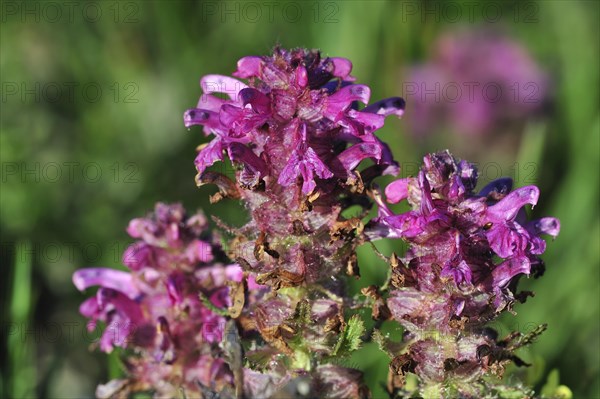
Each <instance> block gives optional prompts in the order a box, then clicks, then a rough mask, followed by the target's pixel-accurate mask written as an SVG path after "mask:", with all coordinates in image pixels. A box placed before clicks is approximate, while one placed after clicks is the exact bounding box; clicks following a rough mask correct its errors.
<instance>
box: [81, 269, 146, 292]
mask: <svg viewBox="0 0 600 399" xmlns="http://www.w3.org/2000/svg"><path fill="white" fill-rule="evenodd" d="M73 284H74V285H75V287H77V289H78V290H79V291H84V290H85V289H86V288H89V287H92V286H95V285H99V286H101V287H106V288H112V289H114V290H117V291H120V292H122V293H124V294H127V295H128V296H129V297H130V298H135V297H136V296H137V295H139V293H140V291H139V289H138V288H137V287H136V286H135V285H134V284H133V280H132V277H131V274H130V273H127V272H123V271H120V270H115V269H107V268H103V267H94V268H88V269H79V270H77V271H76V272H75V273H73Z"/></svg>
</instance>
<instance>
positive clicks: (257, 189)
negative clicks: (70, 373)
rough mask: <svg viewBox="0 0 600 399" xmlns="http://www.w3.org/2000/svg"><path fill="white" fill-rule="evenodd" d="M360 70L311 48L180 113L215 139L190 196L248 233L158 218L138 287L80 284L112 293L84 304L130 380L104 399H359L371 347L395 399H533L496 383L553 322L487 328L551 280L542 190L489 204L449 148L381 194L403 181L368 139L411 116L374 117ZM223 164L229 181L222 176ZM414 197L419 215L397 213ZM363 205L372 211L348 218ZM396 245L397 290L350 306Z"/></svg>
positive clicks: (137, 258) (139, 258)
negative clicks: (235, 212)
mask: <svg viewBox="0 0 600 399" xmlns="http://www.w3.org/2000/svg"><path fill="white" fill-rule="evenodd" d="M351 69H352V64H351V63H350V61H348V60H346V59H343V58H329V57H323V56H322V55H321V54H320V53H319V52H318V51H315V50H305V49H295V50H290V51H288V50H284V49H281V48H276V49H275V50H274V52H273V54H272V55H269V56H265V57H245V58H242V59H241V60H240V61H239V62H238V67H237V71H236V72H235V73H234V74H233V75H234V76H235V78H233V77H227V76H221V75H208V76H205V77H203V78H202V79H201V81H200V85H201V88H202V91H203V94H202V96H201V97H200V100H199V101H198V104H197V106H196V107H195V108H193V109H190V110H188V111H186V112H185V114H184V123H185V126H187V127H191V126H194V125H201V126H202V127H203V130H204V133H205V134H206V135H207V136H210V137H211V138H210V141H209V142H208V143H207V144H204V145H201V146H200V147H199V149H198V156H197V157H196V161H195V165H196V168H197V171H198V174H197V176H196V183H197V185H198V186H201V185H205V184H214V185H216V186H217V187H218V192H217V193H216V194H215V195H213V196H212V197H211V202H216V201H220V200H223V199H231V200H234V201H240V202H241V203H242V204H243V206H244V207H245V208H246V209H247V210H248V213H249V216H250V217H249V221H248V222H247V224H246V225H244V226H239V227H232V226H227V225H226V224H225V223H224V222H222V221H221V220H220V219H218V218H217V217H213V219H214V222H215V223H216V224H217V226H218V228H219V229H220V230H221V231H222V235H220V234H218V233H216V232H211V229H210V227H209V222H208V220H207V219H206V217H205V216H204V215H203V214H202V213H196V214H194V215H190V214H188V213H186V211H185V210H184V209H183V208H182V207H181V205H178V204H173V205H166V204H157V206H156V209H155V211H154V213H152V214H151V215H149V216H148V217H146V218H142V219H134V220H133V221H132V222H131V223H130V224H129V227H128V229H127V231H128V233H129V234H130V235H131V237H133V238H135V239H138V241H137V242H136V243H134V244H132V245H131V246H130V247H129V248H128V249H127V250H126V251H125V254H124V256H123V263H124V264H125V266H127V267H128V268H129V269H130V271H129V272H125V271H118V270H111V269H101V268H92V269H82V270H79V271H77V272H76V273H75V274H74V276H73V281H74V283H75V285H76V287H77V288H78V289H80V290H85V289H87V288H88V287H91V286H99V287H100V288H99V289H98V290H97V292H96V295H95V296H93V297H91V298H90V299H88V300H87V301H85V302H84V303H83V304H82V305H81V308H80V311H81V313H82V314H83V315H84V316H86V317H88V318H90V320H91V322H90V323H89V325H88V326H89V328H90V329H94V328H95V327H96V323H97V322H99V321H100V322H102V323H103V326H104V331H103V334H102V336H101V339H100V340H99V342H98V346H99V347H100V349H101V350H103V351H105V352H110V351H112V350H113V348H114V347H120V348H123V349H122V352H121V353H122V358H123V364H124V366H125V370H126V375H125V376H124V377H123V378H121V379H117V380H112V381H110V382H108V383H106V384H103V385H100V386H99V387H98V389H97V391H96V394H97V396H98V397H112V396H124V395H128V394H129V393H133V392H139V391H146V392H150V393H152V394H154V395H155V396H156V397H186V398H196V397H201V398H254V397H258V398H269V397H272V398H297V397H307V398H314V397H319V398H320V397H331V398H366V397H370V392H369V389H368V387H367V385H366V383H365V381H364V380H363V378H362V377H363V373H362V371H361V370H358V369H355V368H351V367H348V364H349V362H348V357H349V355H350V354H351V353H352V352H354V351H356V350H358V349H359V348H360V346H361V344H362V343H363V342H366V341H375V342H377V343H378V344H379V347H380V348H381V350H383V351H385V352H386V353H387V354H389V356H390V364H389V374H388V375H387V376H382V377H381V381H379V382H378V383H382V384H384V385H386V388H387V391H388V393H389V396H390V397H393V398H396V397H431V398H437V397H445V398H454V397H464V398H479V397H484V396H487V397H515V395H517V396H519V395H522V396H529V395H531V391H530V389H529V388H528V387H525V386H522V385H520V384H519V383H518V382H515V381H512V382H511V383H508V382H506V381H502V380H501V379H499V378H498V377H499V376H500V375H501V374H502V372H503V370H504V368H505V366H506V365H507V364H508V363H510V362H513V363H515V364H516V365H517V366H526V365H527V364H526V363H525V362H524V361H522V360H521V359H520V358H519V357H518V356H517V355H516V354H515V351H516V350H517V349H518V348H520V347H522V346H524V345H526V344H529V343H531V342H532V341H533V340H534V339H535V337H536V336H537V335H538V334H539V333H540V332H541V331H542V330H543V328H544V327H543V326H540V327H539V328H538V329H537V330H535V331H533V332H532V333H530V334H525V335H523V334H520V333H513V334H511V335H509V336H508V337H499V336H498V334H497V333H496V332H495V331H494V330H492V329H491V328H489V327H488V326H487V323H489V322H490V321H492V320H493V319H495V318H497V317H498V316H499V315H500V314H501V312H503V311H509V310H511V308H512V306H513V304H514V303H515V302H516V301H520V302H524V301H525V299H526V298H527V296H529V295H531V293H528V292H518V291H517V287H516V286H517V281H518V280H519V278H520V277H521V276H523V275H533V276H536V277H537V276H539V275H541V274H542V273H543V270H544V265H543V262H542V261H541V259H540V258H539V255H541V254H542V253H543V252H544V249H545V245H546V243H545V241H544V240H542V239H541V238H540V234H542V233H545V234H549V235H551V236H556V235H557V234H558V231H559V222H558V220H556V219H554V218H542V219H538V220H528V218H527V215H526V211H525V209H524V206H525V205H527V204H530V205H532V206H533V205H535V204H536V203H537V201H538V197H539V190H538V188H537V187H535V186H528V187H522V188H518V189H515V190H512V182H511V181H510V180H508V179H501V180H498V181H495V182H492V183H490V184H489V185H488V186H486V187H484V188H483V189H481V190H480V191H478V192H476V191H475V187H476V184H477V171H476V169H475V167H474V166H473V165H471V164H469V163H468V162H466V161H458V160H457V159H455V158H454V157H453V156H452V155H451V154H450V153H449V152H448V151H445V152H440V153H437V154H430V155H428V156H426V157H425V160H424V166H423V168H422V169H421V171H420V172H419V173H418V176H416V177H410V178H406V179H400V180H397V181H394V182H392V183H391V184H389V185H388V186H387V188H386V189H385V190H384V192H381V191H380V190H379V188H378V187H377V185H376V184H375V183H374V179H376V178H377V177H380V176H382V175H394V176H395V175H397V174H398V172H399V167H398V164H397V163H396V162H395V161H394V159H393V157H392V154H391V152H390V149H389V147H388V146H387V144H385V143H384V142H382V141H381V140H380V139H379V138H378V137H377V136H376V135H375V132H376V131H377V130H378V129H379V128H381V127H382V126H383V124H384V120H385V118H386V117H387V116H391V115H396V116H398V117H400V116H402V114H403V112H404V106H405V104H404V100H403V99H401V98H399V97H392V98H388V99H385V100H381V101H377V102H374V103H370V89H369V87H368V86H365V85H361V84H355V83H354V78H353V77H352V76H351V75H350V73H351ZM240 79H241V80H240ZM242 80H243V81H242ZM361 104H362V105H361ZM224 160H229V161H230V162H231V164H232V165H233V167H234V168H233V169H234V170H233V173H230V174H224V173H219V172H218V171H217V170H216V169H215V168H214V167H211V166H213V164H215V163H216V162H219V161H224ZM363 161H366V162H363ZM364 165H367V166H364ZM384 193H385V199H384ZM402 200H407V201H408V203H409V204H410V205H411V206H412V210H410V211H408V212H406V213H403V214H394V213H393V212H392V211H390V209H389V208H388V206H387V204H386V201H387V202H390V203H396V202H399V201H402ZM374 205H376V206H377V208H378V215H377V217H376V218H374V219H372V220H368V219H367V214H368V212H369V210H370V209H371V208H372V207H373V206H374ZM350 207H353V208H354V209H361V210H362V211H361V212H358V216H356V217H346V216H344V215H347V214H348V213H349V212H345V211H346V210H348V209H349V208H350ZM385 238H391V239H402V240H404V241H405V242H406V243H408V245H409V248H408V250H407V252H406V253H405V254H404V255H403V256H396V255H395V254H392V255H391V256H390V257H389V258H386V259H387V261H388V263H389V281H387V282H386V283H385V284H383V285H382V286H380V287H377V286H369V287H365V288H363V289H362V291H361V293H362V295H351V294H350V293H349V292H348V291H349V290H348V288H347V286H346V279H347V278H348V276H352V277H353V278H359V277H360V271H359V267H358V263H357V255H356V249H357V247H358V246H359V245H360V244H363V243H365V242H369V241H374V240H378V239H385ZM361 266H362V267H363V268H368V267H369V265H361ZM361 309H368V310H370V311H371V313H372V318H373V319H374V320H376V322H375V327H374V328H373V329H369V330H367V329H366V327H365V324H364V321H363V320H362V318H361V316H360V313H359V311H360V310H361ZM383 322H386V323H391V324H392V325H394V326H396V328H397V329H401V330H402V331H403V339H402V341H401V342H392V341H390V340H389V339H388V338H387V337H386V336H385V335H384V334H382V333H381V332H380V331H379V327H380V326H381V325H382V323H383ZM409 378H410V379H412V380H411V382H410V383H408V382H407V380H408V379H409Z"/></svg>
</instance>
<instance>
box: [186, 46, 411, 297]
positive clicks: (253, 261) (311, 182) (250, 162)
mask: <svg viewBox="0 0 600 399" xmlns="http://www.w3.org/2000/svg"><path fill="white" fill-rule="evenodd" d="M351 71H352V63H351V62H350V61H349V60H346V59H343V58H328V57H323V56H322V55H321V54H320V53H319V52H318V51H315V50H306V49H294V50H284V49H281V48H276V49H275V50H274V51H273V54H272V55H269V56H264V57H253V56H252V57H244V58H242V59H241V60H239V61H238V64H237V71H236V72H235V73H234V74H233V75H234V76H235V77H236V78H241V79H246V80H247V81H245V83H240V82H238V81H237V80H236V79H233V78H226V77H224V76H221V75H209V76H208V77H204V78H202V80H201V87H202V88H203V91H204V93H203V95H202V97H201V100H200V101H199V102H198V106H197V108H194V109H191V110H188V111H187V112H186V113H185V115H184V123H185V125H186V126H192V125H196V124H198V125H201V126H204V131H205V133H208V134H212V135H214V137H213V138H212V140H211V141H210V142H209V143H208V144H206V145H204V146H201V147H199V154H198V156H197V158H196V160H195V165H196V168H197V170H198V172H199V176H200V180H202V176H203V174H204V173H205V172H206V171H207V168H208V167H210V166H211V165H213V164H214V163H215V162H217V161H219V160H223V159H224V157H225V156H227V157H228V158H229V159H230V160H231V161H232V163H233V164H234V166H235V181H234V182H231V184H230V186H231V187H232V189H231V190H229V191H231V192H234V193H235V195H234V196H232V197H234V198H236V199H238V198H239V199H241V200H242V201H244V202H245V204H246V206H247V208H248V209H249V210H250V213H251V216H252V222H251V224H250V225H248V228H249V230H245V231H250V232H252V233H251V234H247V233H246V234H240V237H239V238H240V239H239V240H238V241H236V242H235V245H234V248H232V249H231V250H232V251H233V252H234V253H236V254H245V255H244V257H243V259H244V261H246V262H242V264H243V265H244V266H245V268H246V270H249V271H250V270H251V271H252V272H257V273H259V278H260V279H261V281H264V282H267V283H268V284H270V285H273V286H278V285H279V284H284V285H285V286H287V285H291V286H296V285H301V284H303V283H304V282H305V281H309V282H316V281H319V280H327V279H329V278H330V276H331V275H335V274H337V273H339V271H340V270H341V269H342V267H343V264H344V263H346V262H347V260H344V259H346V258H348V256H350V255H351V251H350V250H348V248H346V249H344V254H343V255H339V256H342V257H341V258H336V256H338V255H337V251H339V250H341V249H342V248H343V247H344V244H343V243H342V242H343V240H338V239H335V240H332V241H331V242H329V241H326V242H325V241H324V242H322V243H319V244H318V245H317V247H314V246H307V245H306V244H307V242H308V241H310V240H309V239H307V238H306V237H305V235H309V234H313V233H314V234H324V235H331V234H333V235H335V234H337V233H336V229H338V228H339V225H338V224H337V223H338V222H340V223H341V222H343V220H344V219H343V218H342V217H340V214H341V212H342V211H343V209H342V208H340V206H339V198H341V197H346V198H347V200H348V201H347V202H348V206H350V205H351V204H352V203H361V204H366V203H367V198H366V188H367V187H368V186H369V184H370V183H371V181H373V179H375V178H376V177H378V176H381V175H384V174H396V173H398V171H399V168H398V164H397V163H396V162H395V161H394V159H393V157H392V154H391V151H390V149H389V147H388V146H387V144H385V143H383V142H382V141H381V140H380V139H379V138H378V137H377V136H376V135H375V132H376V131H377V130H378V129H380V128H381V127H382V126H383V125H384V122H385V118H386V117H387V116H390V115H395V116H397V117H401V116H402V115H403V112H404V107H405V102H404V100H403V99H401V98H399V97H391V98H388V99H384V100H382V101H378V102H374V103H373V104H369V101H370V96H371V89H370V88H369V87H368V86H366V85H362V84H354V83H353V81H354V78H353V77H352V76H351ZM205 88H206V90H205ZM232 88H233V89H232ZM235 88H237V90H238V91H237V92H235V93H234V92H233V90H234V89H235ZM213 93H226V94H227V95H228V96H229V99H225V100H224V99H222V98H217V97H216V96H213ZM204 104H206V105H204ZM363 104H364V106H363ZM361 108H362V109H361ZM363 161H365V162H372V163H373V165H372V166H370V167H368V168H365V169H363V170H361V169H360V167H361V165H362V164H363V163H365V162H363ZM219 179H220V181H221V182H222V181H223V180H225V177H220V178H219ZM219 187H220V188H221V186H219ZM222 191H226V190H222ZM226 194H227V193H224V192H220V195H221V197H220V198H223V197H225V196H227V195H226ZM360 197H362V198H360ZM292 214H293V216H291V215H292ZM300 226H302V227H300ZM290 232H294V234H293V235H292V236H291V237H290ZM344 234H350V233H348V232H346V231H344ZM265 242H266V244H265ZM356 242H358V241H356ZM252 245H254V246H255V247H256V248H257V249H256V252H255V253H256V256H252V255H254V250H252V251H251V252H252V253H251V254H249V255H246V254H248V250H249V249H252V248H251V247H252ZM265 245H267V249H268V251H266V250H262V248H263V247H264V246H265ZM352 245H355V243H354V242H353V243H352ZM242 247H243V248H242ZM309 247H310V248H309ZM292 248H293V250H292ZM334 258H335V259H338V260H336V261H332V259H334ZM289 273H291V274H289ZM283 275H285V276H287V277H286V278H283V277H282V276H283ZM282 281H283V282H282Z"/></svg>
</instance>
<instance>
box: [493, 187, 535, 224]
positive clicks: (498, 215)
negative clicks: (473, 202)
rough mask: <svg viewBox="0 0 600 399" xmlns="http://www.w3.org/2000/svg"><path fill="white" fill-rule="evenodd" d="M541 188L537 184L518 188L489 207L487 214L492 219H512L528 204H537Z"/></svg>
mask: <svg viewBox="0 0 600 399" xmlns="http://www.w3.org/2000/svg"><path fill="white" fill-rule="evenodd" d="M539 196H540V190H539V188H537V187H536V186H526V187H521V188H518V189H516V190H515V191H513V192H511V193H510V194H508V195H507V196H506V197H504V198H503V199H502V200H501V201H499V202H498V203H497V204H495V205H493V206H491V207H489V208H488V211H487V215H488V217H489V218H490V220H491V221H499V220H512V219H514V218H515V216H516V215H517V213H518V212H519V210H520V209H521V208H522V207H523V206H524V205H526V204H531V205H535V204H537V201H538V198H539Z"/></svg>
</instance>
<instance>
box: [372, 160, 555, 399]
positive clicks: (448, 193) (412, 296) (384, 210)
mask: <svg viewBox="0 0 600 399" xmlns="http://www.w3.org/2000/svg"><path fill="white" fill-rule="evenodd" d="M476 184H477V171H476V169H475V167H474V166H473V165H471V164H469V163H467V162H465V161H457V160H455V159H454V158H453V157H452V155H450V153H449V152H448V151H445V152H439V153H436V154H430V155H427V156H426V157H425V158H424V167H423V168H422V169H421V171H420V172H419V174H418V176H417V177H414V178H406V179H400V180H397V181H395V182H392V183H391V184H389V185H388V186H387V188H386V189H385V194H386V196H387V197H388V199H389V200H390V202H399V201H402V200H407V201H408V203H409V204H410V205H411V207H412V210H410V211H408V212H405V213H403V214H400V215H395V214H393V213H392V212H391V211H390V209H389V208H388V207H387V205H386V204H385V203H384V201H383V199H382V198H381V196H380V195H379V194H378V193H377V192H376V191H375V194H374V197H375V198H374V199H375V201H376V202H377V203H378V205H379V216H378V218H376V219H375V220H373V221H372V222H371V223H370V224H369V225H367V227H366V230H367V232H366V234H367V236H368V237H370V238H371V239H377V238H380V237H391V238H402V239H404V240H405V241H407V242H408V243H409V249H408V251H407V252H406V254H405V256H404V257H403V258H401V259H400V260H399V262H398V264H392V277H391V283H392V286H393V287H394V289H393V290H392V291H391V293H390V297H389V298H388V301H387V305H388V307H389V310H390V312H391V314H392V317H393V318H394V319H395V320H397V321H398V322H399V323H400V324H402V325H403V326H404V328H405V329H406V331H407V333H409V334H411V337H412V338H411V340H410V343H408V347H409V349H408V353H407V354H405V355H402V356H404V357H403V358H402V359H403V360H402V359H400V358H398V359H395V361H396V362H400V361H401V360H402V362H403V364H410V365H411V367H410V368H409V369H407V370H405V371H412V372H415V373H416V374H417V375H418V376H419V378H420V381H421V383H422V384H425V385H427V384H429V383H432V384H433V383H442V382H443V383H444V384H451V385H452V384H455V386H454V388H455V389H457V390H458V392H462V393H463V394H464V395H467V396H469V395H472V393H470V392H471V391H470V389H472V385H471V388H469V383H468V381H471V379H472V378H479V377H480V376H482V375H484V374H485V369H484V368H482V365H481V363H480V362H479V361H478V359H479V357H480V356H478V355H477V353H476V352H477V350H478V345H479V346H482V345H483V346H485V347H486V348H488V349H489V350H490V351H491V352H493V353H495V354H496V355H494V356H496V357H494V356H492V359H493V360H492V361H496V362H503V361H506V360H507V359H509V360H510V359H512V360H514V359H515V358H516V357H514V355H513V354H512V353H510V352H509V351H506V350H504V349H500V348H501V346H502V343H498V342H496V341H494V340H489V339H488V338H486V337H483V336H482V335H481V333H480V332H478V331H477V328H480V326H481V325H482V324H483V323H485V322H486V321H488V320H490V319H492V318H494V317H497V315H498V314H499V313H500V312H501V311H502V310H504V309H510V308H511V306H512V304H513V302H514V301H515V300H516V299H519V300H524V298H525V296H524V295H521V294H518V293H517V291H516V290H517V284H516V283H517V279H518V277H519V276H521V275H529V274H532V273H533V274H534V275H536V276H537V275H538V274H540V273H539V272H540V270H539V269H541V268H542V267H543V263H542V262H541V260H540V259H539V255H541V254H542V253H543V252H544V250H545V241H544V240H543V239H542V238H541V237H540V234H542V233H544V234H549V235H551V236H553V237H555V236H556V235H557V234H558V232H559V230H560V224H559V222H558V220H557V219H555V218H542V219H538V220H533V221H529V220H528V219H527V216H526V214H525V211H524V206H525V205H528V204H529V205H532V206H533V205H535V204H537V201H538V199H539V195H540V193H539V189H538V188H537V187H535V186H527V187H522V188H518V189H515V190H513V191H511V189H512V181H510V179H505V178H504V179H499V180H497V181H495V182H492V183H490V184H489V185H487V186H486V187H484V188H483V189H482V190H481V191H480V192H479V193H476V192H475V191H474V188H475V186H476ZM498 259H499V260H498ZM534 269H538V270H534ZM431 332H435V334H436V337H435V338H434V339H433V340H432V339H431V337H430V334H431ZM438 342H443V345H444V351H443V352H440V351H439V345H440V344H439V343H438ZM461 342H470V343H469V344H468V346H466V347H465V346H464V345H463V344H462V343H461ZM475 343H477V344H475ZM436 348H438V349H436ZM466 348H468V351H467V349H466ZM491 348H497V349H495V352H494V350H492V349H491ZM465 351H467V352H468V355H467V353H466V352H465ZM515 361H517V362H518V360H515ZM521 363H522V362H521ZM407 367H408V366H407ZM461 378H462V379H464V381H463V382H464V385H463V382H460V381H461Z"/></svg>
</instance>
